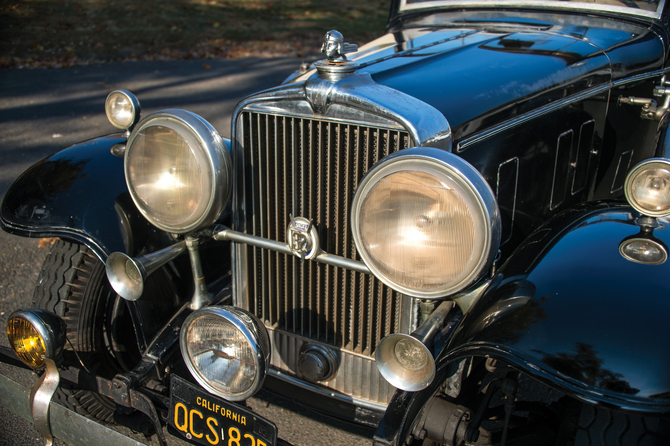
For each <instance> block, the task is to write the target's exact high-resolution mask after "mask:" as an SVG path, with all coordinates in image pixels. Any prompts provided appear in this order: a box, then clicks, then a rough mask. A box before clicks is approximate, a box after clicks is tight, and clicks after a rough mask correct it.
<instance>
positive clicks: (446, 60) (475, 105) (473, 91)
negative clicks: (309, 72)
mask: <svg viewBox="0 0 670 446" xmlns="http://www.w3.org/2000/svg"><path fill="white" fill-rule="evenodd" d="M558 18H559V19H560V21H559V20H557V19H556V15H553V16H546V17H545V16H543V15H538V14H534V15H532V16H527V17H523V16H513V15H511V14H510V13H497V15H495V14H493V13H487V14H484V13H482V14H481V15H480V16H473V15H472V14H469V15H468V16H467V18H464V16H463V17H462V16H461V15H458V14H456V15H454V14H434V15H431V16H429V17H424V18H422V19H420V20H417V21H415V22H410V23H406V24H405V25H404V26H403V28H402V29H399V30H397V31H395V32H391V33H388V34H386V35H384V36H383V37H381V38H379V39H377V40H375V41H373V42H371V43H369V44H368V45H365V46H364V47H362V48H361V49H360V50H359V51H358V53H356V54H354V55H353V56H354V60H356V61H357V62H358V63H359V64H360V65H361V67H360V68H359V72H367V73H369V74H370V75H371V76H372V78H373V79H374V80H375V81H376V82H378V83H380V84H383V85H386V86H389V87H391V88H394V89H397V90H399V91H402V92H404V93H407V94H409V95H411V96H414V97H416V98H418V99H420V100H422V101H424V102H426V103H428V104H430V105H432V106H433V107H435V108H436V109H438V110H439V111H441V112H442V113H443V114H444V115H445V117H446V118H447V120H448V121H449V123H450V125H451V128H452V130H453V136H454V140H455V141H458V140H459V139H461V138H464V137H466V136H468V135H470V134H472V133H473V132H476V131H478V130H481V129H483V128H486V127H489V126H491V125H495V124H498V123H500V122H502V121H505V120H508V119H511V118H514V117H515V116H517V115H519V114H522V113H525V112H527V111H530V110H532V109H534V108H536V107H539V106H542V105H546V104H548V103H551V102H552V101H555V100H558V99H562V98H565V97H568V96H572V95H575V94H579V93H580V92H583V91H586V90H588V89H590V88H594V87H598V86H606V85H609V84H610V83H612V82H614V81H616V80H618V79H622V78H625V77H630V76H633V75H635V74H638V73H642V72H648V71H649V70H654V69H660V68H662V65H663V59H664V57H663V55H664V47H663V43H662V40H661V38H659V36H658V34H657V33H656V32H654V31H652V30H650V29H649V28H648V27H644V26H641V25H636V24H630V23H624V22H616V21H614V20H603V19H594V18H583V17H580V16H560V15H559V16H558ZM436 23H440V24H441V25H439V26H438V25H436ZM444 24H447V25H446V26H445V25H444ZM298 79H300V78H298Z"/></svg>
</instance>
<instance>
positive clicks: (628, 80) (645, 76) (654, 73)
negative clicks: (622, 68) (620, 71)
mask: <svg viewBox="0 0 670 446" xmlns="http://www.w3.org/2000/svg"><path fill="white" fill-rule="evenodd" d="M659 39H660V37H659ZM668 73H670V68H665V69H663V70H656V71H651V72H649V73H643V74H638V75H636V76H631V77H626V78H624V79H619V80H617V81H614V82H612V88H617V87H620V86H622V85H626V84H628V83H633V82H640V81H644V80H647V79H652V78H654V77H657V76H664V75H666V74H668Z"/></svg>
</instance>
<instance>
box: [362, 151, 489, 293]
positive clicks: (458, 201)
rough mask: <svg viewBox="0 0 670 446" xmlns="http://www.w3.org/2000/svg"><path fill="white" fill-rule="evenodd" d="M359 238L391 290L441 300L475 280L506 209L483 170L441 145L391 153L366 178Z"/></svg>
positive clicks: (364, 255)
mask: <svg viewBox="0 0 670 446" xmlns="http://www.w3.org/2000/svg"><path fill="white" fill-rule="evenodd" d="M351 214H352V217H351V218H352V226H353V236H354V241H355V243H356V248H357V250H358V253H359V254H360V256H361V257H362V258H363V261H364V262H365V264H366V265H367V266H368V268H370V270H371V271H372V272H373V273H374V274H375V275H376V276H377V277H379V278H380V279H381V280H382V281H383V282H384V283H386V284H387V285H388V286H390V287H391V288H393V289H395V290H397V291H399V292H401V293H404V294H407V295H410V296H414V297H420V298H438V297H442V296H446V295H450V294H453V293H456V292H458V291H460V290H462V289H464V288H465V287H467V286H468V285H470V284H472V283H473V282H474V281H475V280H477V279H478V278H479V277H481V275H482V274H483V273H484V271H485V270H487V269H488V268H489V267H490V266H491V263H492V262H493V259H494V258H495V255H496V253H497V251H498V247H499V245H500V213H499V210H498V204H497V202H496V199H495V196H494V195H493V191H492V190H491V188H490V187H489V185H488V183H487V182H486V180H484V178H483V177H482V176H481V174H480V173H479V172H478V171H477V170H476V169H475V168H474V167H472V166H471V165H470V164H468V163H467V162H465V161H464V160H463V159H461V158H459V157H458V156H456V155H453V154H451V153H448V152H445V151H443V150H438V149H433V148H414V149H407V150H403V151H401V152H398V153H395V154H393V155H391V156H388V157H386V158H385V159H383V160H382V161H380V162H379V163H378V164H377V165H375V166H374V167H373V168H372V169H371V170H370V171H369V172H368V174H367V175H366V176H365V178H363V181H362V182H361V184H360V186H359V187H358V190H357V191H356V195H355V197H354V201H353V205H352V213H351Z"/></svg>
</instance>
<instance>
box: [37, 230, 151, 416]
mask: <svg viewBox="0 0 670 446" xmlns="http://www.w3.org/2000/svg"><path fill="white" fill-rule="evenodd" d="M33 306H34V307H36V308H41V309H44V310H48V311H51V312H52V313H55V314H57V315H58V316H60V317H61V318H63V320H64V321H65V323H66V325H67V338H68V341H69V342H68V344H67V345H66V352H65V354H66V355H67V359H68V360H73V361H77V362H78V359H77V358H76V356H75V355H74V353H73V351H72V349H73V348H74V350H76V352H77V354H78V356H79V358H80V359H81V361H82V362H83V364H84V365H85V367H86V368H87V369H88V371H89V372H91V373H94V374H96V375H99V376H102V377H104V378H108V379H111V378H112V377H114V376H115V375H116V374H117V373H121V372H125V371H129V370H131V369H132V368H133V367H134V366H135V365H136V364H137V363H138V362H139V360H140V358H141V355H140V352H139V349H138V347H137V342H136V340H135V338H134V330H133V328H132V327H133V325H132V321H131V319H130V315H129V313H128V309H127V306H126V303H125V301H124V300H123V299H122V298H121V297H120V296H118V295H117V294H116V293H115V292H114V291H113V290H112V288H111V286H110V285H109V282H108V281H107V276H106V274H105V265H104V264H103V263H102V262H101V261H100V260H99V259H98V258H97V257H96V256H95V254H93V252H92V251H91V250H89V249H88V248H87V247H86V246H83V245H80V244H77V243H70V242H66V241H62V240H57V241H56V242H55V243H54V244H53V245H52V247H51V250H50V251H49V254H48V255H47V257H46V259H45V261H44V265H43V266H42V271H41V272H40V276H39V279H38V281H37V286H36V287H35V292H34V294H33ZM56 395H57V398H58V400H59V401H60V402H61V403H62V404H63V405H64V406H66V407H68V408H69V409H71V410H74V411H76V412H78V413H80V414H82V415H89V416H92V417H94V418H96V419H98V420H101V421H104V422H112V421H113V417H114V412H115V410H116V405H115V404H114V402H113V401H111V400H110V399H109V398H106V397H104V396H101V395H99V394H97V393H95V392H90V391H84V390H78V389H75V388H73V387H71V386H68V385H67V384H62V385H61V386H60V387H59V389H58V392H57V394H56Z"/></svg>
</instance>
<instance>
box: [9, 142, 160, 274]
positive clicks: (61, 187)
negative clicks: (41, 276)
mask: <svg viewBox="0 0 670 446" xmlns="http://www.w3.org/2000/svg"><path fill="white" fill-rule="evenodd" d="M125 142H126V138H125V136H124V135H123V134H112V135H108V136H103V137H99V138H95V139H92V140H89V141H85V142H82V143H78V144H75V145H73V146H71V147H69V148H67V149H64V150H62V151H60V152H57V153H55V154H54V155H51V156H49V157H47V158H45V159H43V160H42V161H39V162H38V163H36V164H35V165H33V166H32V167H30V168H29V169H28V170H27V171H26V172H24V173H23V174H22V175H21V176H20V177H19V178H18V179H17V180H16V181H15V182H14V183H13V184H12V186H11V187H10V188H9V190H8V191H7V193H6V195H5V198H4V200H3V203H2V207H1V209H0V224H1V225H2V228H3V229H4V230H5V231H7V232H10V233H13V234H16V235H20V236H24V237H61V238H64V239H69V240H73V241H77V242H79V243H82V244H84V245H86V246H88V247H89V248H90V249H91V250H92V251H93V252H94V253H95V254H96V255H97V256H98V257H99V258H100V259H101V260H102V261H103V262H104V261H105V260H106V259H107V256H108V255H109V254H110V253H112V252H115V251H122V252H126V253H129V254H131V255H134V254H135V253H136V252H137V251H139V250H140V249H141V248H142V246H143V245H144V244H146V242H147V241H148V240H150V239H154V238H156V237H160V236H161V235H160V234H158V230H157V229H154V228H153V227H151V226H150V225H149V224H148V222H147V221H146V219H144V217H142V216H141V215H140V213H139V212H138V211H137V208H136V207H135V205H134V203H133V201H132V199H131V197H130V193H129V192H128V188H127V186H126V181H125V177H124V170H123V157H122V156H118V155H115V154H113V153H112V147H114V146H115V145H117V144H124V143H125ZM140 241H141V243H140Z"/></svg>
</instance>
